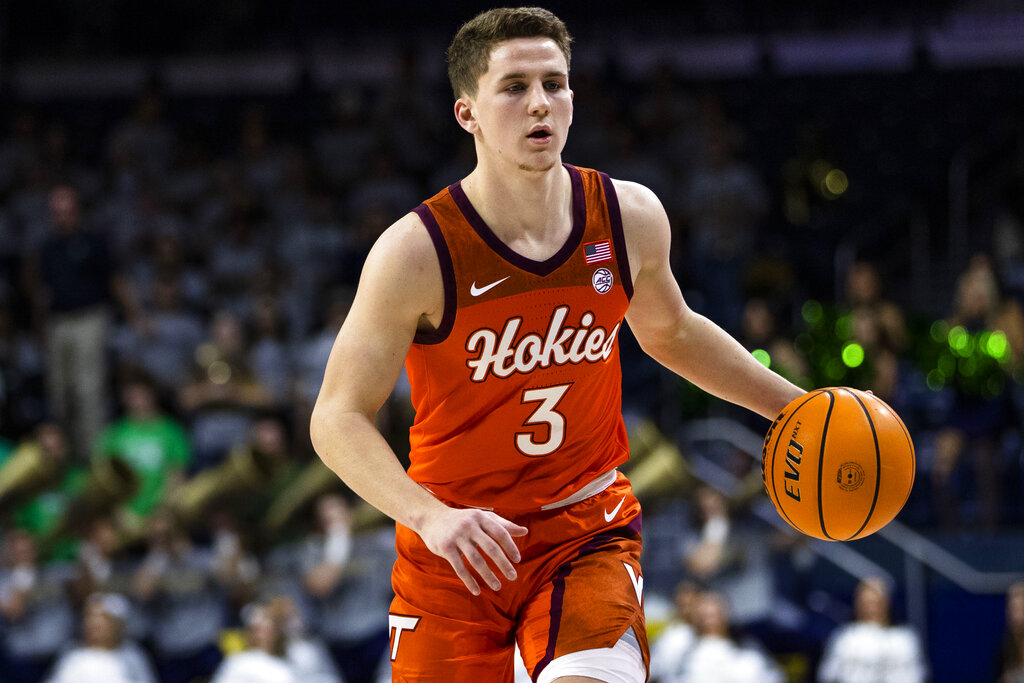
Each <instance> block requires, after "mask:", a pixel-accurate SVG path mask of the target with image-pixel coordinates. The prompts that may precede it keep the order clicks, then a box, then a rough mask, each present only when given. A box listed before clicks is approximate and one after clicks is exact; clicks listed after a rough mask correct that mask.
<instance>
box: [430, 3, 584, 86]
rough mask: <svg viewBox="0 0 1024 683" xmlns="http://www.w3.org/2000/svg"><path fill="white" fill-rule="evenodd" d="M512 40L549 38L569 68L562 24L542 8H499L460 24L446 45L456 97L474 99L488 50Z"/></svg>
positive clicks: (566, 34) (566, 36)
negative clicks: (471, 97) (467, 96)
mask: <svg viewBox="0 0 1024 683" xmlns="http://www.w3.org/2000/svg"><path fill="white" fill-rule="evenodd" d="M513 38H550V39H551V40H553V41H555V44H556V45H558V49H560V50H561V51H562V54H563V55H565V64H566V66H567V67H568V65H569V57H570V49H569V44H570V43H572V36H570V35H569V31H568V30H567V29H566V28H565V24H564V23H563V22H562V20H561V19H559V18H558V17H556V16H555V15H554V14H552V13H551V12H549V11H548V10H546V9H543V8H541V7H499V8H497V9H492V10H487V11H486V12H482V13H480V14H478V15H476V16H475V17H473V18H472V19H470V20H469V21H467V22H466V23H465V24H463V25H462V26H461V27H460V28H459V30H458V32H457V33H456V34H455V37H454V38H453V39H452V43H451V45H449V46H448V80H450V81H451V84H452V91H453V92H454V93H455V97H456V98H458V97H462V96H463V95H464V94H465V95H470V96H475V95H476V90H477V86H478V84H479V81H480V77H481V76H483V75H484V74H485V73H487V65H488V62H489V61H490V59H491V50H493V49H494V46H495V45H497V44H498V43H500V42H502V41H505V40H511V39H513Z"/></svg>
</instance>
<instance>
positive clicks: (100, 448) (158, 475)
mask: <svg viewBox="0 0 1024 683" xmlns="http://www.w3.org/2000/svg"><path fill="white" fill-rule="evenodd" d="M121 399H122V403H123V406H124V415H123V416H122V417H120V418H118V419H116V420H115V421H114V422H112V423H111V424H109V425H107V427H106V428H105V429H104V430H103V433H102V434H101V436H100V438H99V440H98V442H97V444H96V449H95V456H94V457H97V458H107V457H112V456H116V457H119V458H121V459H122V460H124V462H125V463H126V464H127V465H128V466H129V467H130V468H131V469H132V471H133V472H134V473H135V475H136V476H137V477H138V487H137V489H136V492H135V495H134V496H132V497H131V498H129V499H128V500H127V501H125V503H124V505H123V506H122V509H121V513H122V514H121V515H119V516H120V517H122V522H123V525H124V526H126V529H125V531H127V532H128V533H129V535H131V530H132V528H138V529H141V528H142V526H143V525H142V522H143V521H144V520H145V519H146V518H147V517H148V516H149V515H150V514H152V513H153V511H154V510H156V508H157V507H158V506H159V505H160V503H161V502H162V501H163V500H165V499H166V497H167V495H168V494H169V493H170V491H172V490H173V489H174V488H175V487H176V486H178V485H179V484H180V483H181V482H182V481H183V480H184V476H185V470H186V468H187V467H188V465H189V462H190V461H191V457H192V456H191V448H190V446H189V440H188V435H187V433H186V432H185V429H184V427H183V426H182V425H181V423H180V422H179V421H178V420H176V419H175V418H173V417H172V416H170V415H167V414H165V413H164V412H163V411H162V410H161V408H160V405H159V403H158V401H157V395H156V385H155V384H154V383H153V382H152V381H151V380H150V379H149V378H148V377H146V376H145V375H144V374H141V373H129V374H126V375H125V377H124V378H123V379H122V381H121Z"/></svg>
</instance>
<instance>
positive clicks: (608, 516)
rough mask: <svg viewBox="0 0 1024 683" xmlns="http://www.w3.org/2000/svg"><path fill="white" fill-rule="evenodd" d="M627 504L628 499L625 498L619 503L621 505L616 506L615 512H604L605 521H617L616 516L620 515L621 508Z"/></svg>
mask: <svg viewBox="0 0 1024 683" xmlns="http://www.w3.org/2000/svg"><path fill="white" fill-rule="evenodd" d="M625 502H626V497H625V496H623V497H622V500H620V501H619V504H618V505H616V506H615V509H614V510H612V511H611V512H608V511H607V510H605V511H604V521H606V522H610V521H612V520H613V519H615V515H617V514H619V508H621V507H622V504H623V503H625Z"/></svg>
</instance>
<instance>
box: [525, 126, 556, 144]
mask: <svg viewBox="0 0 1024 683" xmlns="http://www.w3.org/2000/svg"><path fill="white" fill-rule="evenodd" d="M526 137H528V138H529V139H531V140H533V141H535V142H537V143H539V144H543V143H547V142H550V141H551V138H552V135H551V129H550V128H548V127H547V126H537V127H536V128H534V129H533V130H531V131H530V132H529V133H527V134H526Z"/></svg>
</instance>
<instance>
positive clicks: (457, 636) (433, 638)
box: [388, 597, 515, 683]
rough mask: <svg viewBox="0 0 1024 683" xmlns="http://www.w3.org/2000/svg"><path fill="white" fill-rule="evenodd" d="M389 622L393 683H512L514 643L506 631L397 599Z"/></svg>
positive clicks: (508, 629)
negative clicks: (454, 682)
mask: <svg viewBox="0 0 1024 683" xmlns="http://www.w3.org/2000/svg"><path fill="white" fill-rule="evenodd" d="M388 620H389V625H390V629H391V641H390V657H391V672H392V673H391V677H392V680H393V681H394V682H395V683H404V682H406V681H410V682H411V681H416V682H417V683H420V682H422V683H426V682H428V681H429V682H436V683H451V681H495V682H497V683H512V681H513V653H514V645H515V641H514V640H513V634H512V632H511V628H510V627H509V626H507V625H491V624H487V623H481V622H480V621H479V620H475V621H474V620H468V619H459V618H456V617H453V616H450V615H449V616H441V615H438V614H434V613H431V612H429V611H426V610H423V609H422V608H420V607H417V606H415V605H411V604H409V603H408V602H406V601H405V600H403V599H402V598H400V597H396V598H395V599H394V600H393V601H392V603H391V610H390V613H389V615H388Z"/></svg>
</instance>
